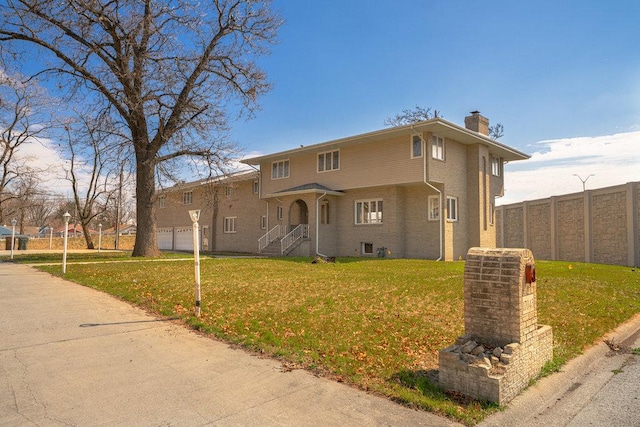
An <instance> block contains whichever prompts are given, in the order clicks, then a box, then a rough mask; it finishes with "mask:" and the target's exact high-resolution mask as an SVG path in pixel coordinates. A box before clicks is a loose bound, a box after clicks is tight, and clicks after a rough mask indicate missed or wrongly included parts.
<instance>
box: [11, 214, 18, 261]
mask: <svg viewBox="0 0 640 427" xmlns="http://www.w3.org/2000/svg"><path fill="white" fill-rule="evenodd" d="M17 223H18V221H16V219H15V218H13V219H12V220H11V259H13V247H14V246H15V245H16V224H17Z"/></svg>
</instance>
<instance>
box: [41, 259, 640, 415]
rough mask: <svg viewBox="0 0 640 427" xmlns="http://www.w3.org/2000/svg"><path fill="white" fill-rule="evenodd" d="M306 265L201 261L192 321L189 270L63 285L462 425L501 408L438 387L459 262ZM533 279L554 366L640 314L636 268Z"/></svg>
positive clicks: (103, 269) (457, 302)
mask: <svg viewBox="0 0 640 427" xmlns="http://www.w3.org/2000/svg"><path fill="white" fill-rule="evenodd" d="M309 261H310V260H309V259H203V260H202V261H201V266H202V317H201V318H200V319H196V318H194V317H193V316H192V314H193V305H194V301H193V300H194V296H193V294H194V292H193V261H175V260H174V261H172V262H152V261H148V260H147V261H145V260H140V262H136V263H124V262H114V263H101V264H73V263H70V264H69V265H68V266H67V274H66V278H67V279H70V280H73V281H76V282H78V283H82V284H84V285H87V286H91V287H94V288H97V289H101V290H104V291H105V292H108V293H111V294H113V295H116V296H118V297H120V298H123V299H125V300H127V301H131V302H133V303H134V304H137V305H139V306H142V307H144V308H146V309H148V310H150V311H152V312H155V313H159V314H161V315H164V316H175V315H179V316H182V317H183V318H184V319H185V321H186V322H188V323H189V324H191V325H192V326H193V327H195V328H197V329H200V330H201V331H203V332H206V333H211V334H213V335H215V336H217V337H219V338H222V339H224V340H226V341H228V342H231V343H236V344H240V345H242V346H245V347H247V348H249V349H251V350H254V351H259V352H262V353H266V354H269V355H273V356H277V357H280V358H282V359H283V361H284V362H285V363H287V365H288V366H290V367H301V368H305V369H309V370H312V371H315V372H317V373H320V374H323V375H327V376H330V377H332V378H334V379H336V380H338V381H345V382H348V383H351V384H355V385H357V386H359V387H361V388H363V389H366V390H369V391H373V392H376V393H380V394H383V395H386V396H388V397H389V398H391V399H394V400H396V401H400V402H403V403H405V404H407V405H411V406H415V407H420V408H423V409H425V410H429V411H432V412H435V413H439V414H443V415H446V416H449V417H452V418H454V419H456V420H458V421H461V422H463V423H466V424H468V425H473V424H475V423H477V422H478V421H480V420H481V419H483V418H484V417H485V416H486V415H487V414H489V413H491V412H493V411H496V410H497V408H496V406H495V405H490V404H483V403H478V402H468V401H460V400H457V399H456V398H455V397H452V396H449V395H447V394H445V393H443V392H442V391H441V390H440V389H438V387H437V386H436V384H437V383H436V382H435V381H434V378H435V376H436V375H437V368H438V359H437V352H438V350H440V349H442V348H444V347H447V346H449V345H450V344H452V343H453V341H454V340H455V339H456V338H457V337H458V336H460V335H462V334H463V329H464V325H463V317H462V316H463V293H462V288H463V269H464V263H463V262H435V261H424V260H396V259H365V260H363V259H338V262H337V263H335V264H311V263H310V262H309ZM40 268H41V269H42V270H45V271H49V272H51V273H53V274H60V268H59V266H41V267H40ZM536 270H537V276H538V282H537V285H538V313H539V323H541V324H549V325H551V326H553V333H554V342H555V345H554V358H555V359H554V364H553V365H551V366H553V367H555V368H557V367H558V366H560V365H561V364H563V363H565V362H566V361H567V360H569V359H571V358H572V357H575V356H576V355H578V354H580V353H581V352H582V351H583V350H584V349H585V348H586V347H588V346H589V345H591V344H593V343H594V342H595V341H597V340H598V338H600V337H602V336H603V335H604V334H605V333H606V332H608V331H609V330H611V329H613V328H614V327H615V326H616V325H618V324H620V323H622V322H623V321H625V320H627V319H629V318H630V317H632V316H633V315H634V314H636V313H638V312H640V272H638V271H632V269H631V268H628V267H619V266H606V265H593V264H581V263H568V262H544V261H543V262H541V261H538V262H537V263H536Z"/></svg>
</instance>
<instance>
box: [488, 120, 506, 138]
mask: <svg viewBox="0 0 640 427" xmlns="http://www.w3.org/2000/svg"><path fill="white" fill-rule="evenodd" d="M503 136H504V126H502V123H496V124H495V125H494V126H489V137H491V138H492V139H498V138H502V137H503Z"/></svg>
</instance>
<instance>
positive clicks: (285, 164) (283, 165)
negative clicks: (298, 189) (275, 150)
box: [271, 160, 289, 179]
mask: <svg viewBox="0 0 640 427" xmlns="http://www.w3.org/2000/svg"><path fill="white" fill-rule="evenodd" d="M280 178H289V160H280V161H279V162H273V163H271V179H280Z"/></svg>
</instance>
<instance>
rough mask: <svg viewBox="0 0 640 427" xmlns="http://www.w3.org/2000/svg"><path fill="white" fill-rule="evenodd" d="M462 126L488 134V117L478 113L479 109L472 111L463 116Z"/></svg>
mask: <svg viewBox="0 0 640 427" xmlns="http://www.w3.org/2000/svg"><path fill="white" fill-rule="evenodd" d="M464 127H466V128H467V129H469V130H472V131H474V132H478V133H481V134H483V135H486V136H489V119H487V118H486V117H483V116H481V115H480V111H472V112H471V115H470V116H467V117H465V118H464Z"/></svg>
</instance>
